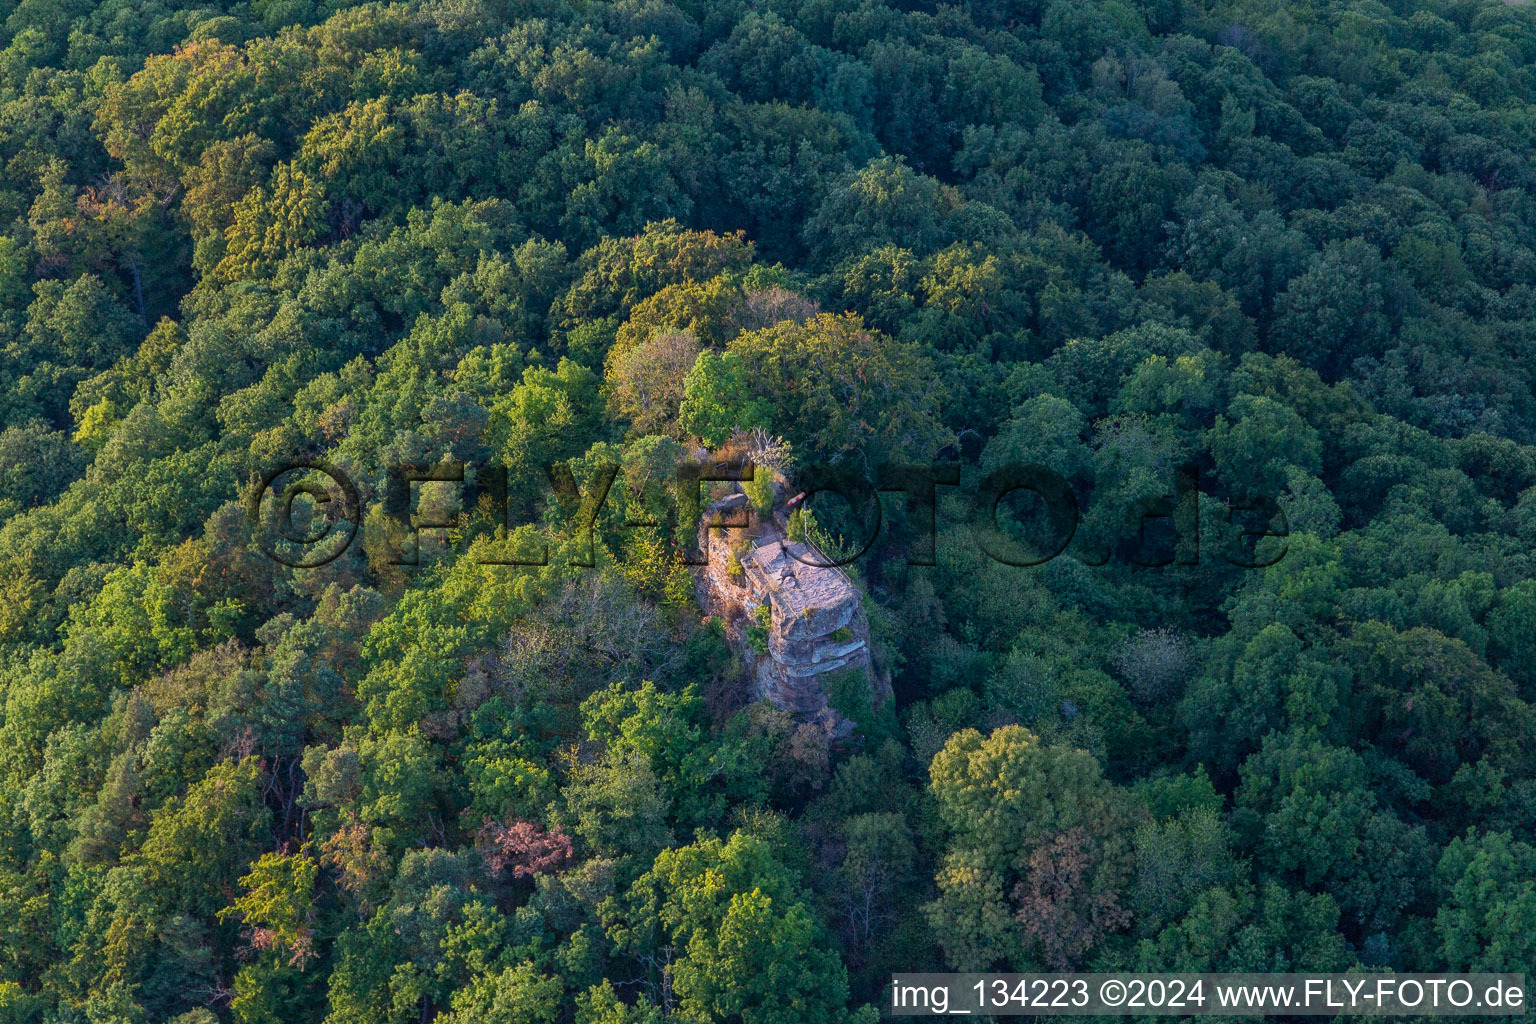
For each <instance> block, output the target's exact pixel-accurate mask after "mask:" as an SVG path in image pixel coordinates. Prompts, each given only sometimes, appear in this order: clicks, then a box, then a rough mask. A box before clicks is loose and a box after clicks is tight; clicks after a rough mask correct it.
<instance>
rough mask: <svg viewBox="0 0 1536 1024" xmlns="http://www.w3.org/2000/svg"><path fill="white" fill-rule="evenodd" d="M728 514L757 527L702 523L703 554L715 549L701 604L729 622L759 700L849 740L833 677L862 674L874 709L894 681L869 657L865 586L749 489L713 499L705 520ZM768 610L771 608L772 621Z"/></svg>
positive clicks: (702, 576)
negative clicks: (764, 514) (834, 699)
mask: <svg viewBox="0 0 1536 1024" xmlns="http://www.w3.org/2000/svg"><path fill="white" fill-rule="evenodd" d="M728 518H734V519H735V520H737V521H740V520H742V519H746V520H747V521H748V523H749V525H747V526H745V527H736V528H718V527H717V528H713V529H711V528H710V527H708V526H701V527H700V529H699V546H700V550H701V551H704V552H707V554H708V560H707V562H706V564H704V565H702V566H700V567H699V570H698V575H697V578H696V586H697V592H698V598H699V603H700V604H701V605H703V607H704V609H705V611H707V612H708V613H709V614H711V615H714V616H718V617H719V618H720V619H721V620H722V621H723V622H724V624H725V627H726V633H727V635H728V636H729V637H730V638H731V642H732V645H733V646H734V647H735V649H736V650H737V651H738V652H739V653H740V655H741V657H742V660H743V661H744V662H745V663H746V666H747V670H748V675H749V678H750V679H751V685H752V690H753V696H754V697H755V698H757V699H762V700H768V701H770V702H771V703H773V704H774V705H775V706H777V707H780V708H783V709H785V710H786V711H789V712H792V713H793V714H794V715H795V716H796V717H797V718H799V719H801V720H802V721H807V722H814V723H817V724H819V725H820V726H822V727H823V728H824V729H825V730H826V731H827V733H828V735H829V736H830V737H831V738H832V739H845V738H847V737H848V736H849V735H851V734H852V732H853V728H854V727H853V723H852V722H850V721H849V720H848V719H847V718H846V717H845V716H844V715H842V714H841V713H840V712H839V711H838V710H837V709H835V708H833V707H831V706H830V705H829V703H828V693H827V691H826V687H825V683H826V681H827V678H828V674H829V673H832V672H836V671H838V670H840V669H849V670H852V671H854V672H856V673H858V677H859V678H860V680H861V681H862V683H863V685H865V686H867V687H868V688H869V694H870V704H871V706H873V707H879V706H880V705H881V704H882V703H883V702H884V701H886V700H887V699H888V698H889V696H890V683H889V681H888V680H886V679H884V678H883V677H882V676H881V675H880V674H879V673H877V672H876V671H875V669H874V665H873V662H872V660H871V657H870V647H869V626H868V623H867V622H866V621H865V618H864V609H863V603H862V597H861V594H860V592H859V589H858V587H857V586H856V585H855V584H854V583H853V581H852V580H850V579H849V578H848V576H847V574H846V573H844V572H843V571H842V570H840V569H837V568H835V567H828V566H827V565H826V563H827V562H828V561H829V560H828V558H827V557H826V556H825V555H824V554H822V553H821V552H820V551H819V550H818V549H817V548H816V547H814V546H813V545H811V544H807V543H804V542H802V541H793V540H790V539H789V538H788V537H787V536H786V534H785V523H784V521H783V520H782V518H781V517H780V516H778V515H775V516H772V517H769V518H767V519H758V518H757V517H756V516H754V515H752V513H751V510H750V508H749V507H748V505H747V501H746V495H744V494H740V493H737V494H732V495H730V496H729V497H727V498H724V499H722V500H720V501H717V502H715V503H714V504H713V505H712V506H710V508H709V509H708V511H707V512H706V514H705V516H704V520H703V521H704V523H706V524H707V523H711V522H718V521H720V520H721V519H728ZM733 555H734V556H735V558H734V559H733ZM733 562H735V563H739V571H736V570H737V565H736V564H733ZM761 608H767V609H768V613H767V615H766V624H764V622H763V619H764V618H765V617H764V616H763V613H762V612H760V611H759V609H761ZM764 625H766V630H765V629H764ZM764 632H766V636H764ZM754 640H755V643H754ZM765 640H766V643H764V641H765ZM759 648H761V649H759Z"/></svg>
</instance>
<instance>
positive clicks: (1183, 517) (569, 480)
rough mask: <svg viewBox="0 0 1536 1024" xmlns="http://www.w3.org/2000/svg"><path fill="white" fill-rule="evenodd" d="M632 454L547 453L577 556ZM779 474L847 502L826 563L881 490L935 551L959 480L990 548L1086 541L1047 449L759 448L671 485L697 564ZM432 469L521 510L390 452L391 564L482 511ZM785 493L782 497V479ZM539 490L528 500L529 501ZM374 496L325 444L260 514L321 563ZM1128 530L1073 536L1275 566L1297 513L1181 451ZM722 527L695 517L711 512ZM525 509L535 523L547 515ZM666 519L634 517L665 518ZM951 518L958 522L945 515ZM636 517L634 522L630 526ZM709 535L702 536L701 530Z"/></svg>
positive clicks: (486, 505)
mask: <svg viewBox="0 0 1536 1024" xmlns="http://www.w3.org/2000/svg"><path fill="white" fill-rule="evenodd" d="M619 472H620V467H619V466H618V465H617V464H612V463H610V464H606V465H599V466H597V467H596V468H594V469H590V471H588V472H587V473H586V474H585V477H586V479H585V480H580V481H579V480H578V479H577V477H576V474H575V473H574V472H573V470H572V468H571V466H570V464H568V463H553V464H550V465H548V466H547V467H545V472H544V477H545V480H544V484H545V487H546V494H545V497H546V498H552V499H554V501H555V502H556V503H557V505H558V506H559V508H560V509H561V510H562V514H563V520H564V522H565V523H566V525H567V527H568V529H569V530H571V531H574V534H575V538H576V544H575V545H574V546H568V547H567V549H566V552H567V553H566V554H565V556H564V557H565V558H566V559H567V560H568V562H569V564H572V565H578V566H591V565H593V564H595V562H594V560H593V558H592V546H593V534H594V531H596V530H597V529H598V526H599V522H600V517H601V516H602V514H603V511H604V509H605V507H606V506H607V505H608V503H609V501H610V496H611V494H612V491H613V488H614V482H615V480H616V478H617V477H618V475H619ZM760 473H768V474H773V475H774V480H773V486H771V487H770V488H769V490H768V493H769V494H770V497H769V499H768V500H767V505H766V507H763V508H760V509H759V510H758V511H759V515H765V516H778V517H781V518H783V517H788V516H790V515H793V514H796V513H798V512H800V511H801V510H805V509H813V508H816V507H818V506H819V507H821V508H823V509H826V508H828V507H829V506H834V507H836V508H837V510H838V511H839V513H840V515H839V517H838V519H837V521H838V523H839V526H840V528H841V529H840V533H839V541H840V543H839V544H838V545H836V549H835V551H833V552H832V553H830V554H828V553H826V552H823V551H821V550H819V549H818V550H814V551H811V552H810V553H799V554H797V555H796V557H797V558H800V559H801V560H806V559H808V558H815V559H817V561H815V562H812V563H808V564H816V565H820V566H823V567H825V566H832V565H847V564H850V563H852V562H854V561H857V560H858V559H860V558H863V557H864V556H865V555H866V554H868V553H869V552H870V550H871V549H872V548H873V547H874V545H875V542H876V540H877V539H878V538H879V536H880V534H881V529H882V525H883V522H884V520H885V519H886V518H887V514H886V512H885V509H884V506H883V505H882V497H881V496H882V495H886V496H887V497H886V498H885V499H884V500H886V501H889V500H891V499H893V498H894V499H895V500H898V501H900V502H901V506H900V507H901V516H900V518H901V525H902V530H901V532H902V534H903V537H902V538H901V539H902V541H903V543H902V547H903V548H904V552H903V553H904V555H905V559H906V562H907V564H908V565H934V564H935V559H936V557H937V543H936V541H937V537H938V535H939V528H940V525H941V517H942V511H941V510H942V509H944V508H949V509H953V508H954V505H953V504H952V503H948V502H944V501H942V500H941V499H942V497H943V496H945V495H947V494H953V493H959V494H960V495H961V496H962V497H964V498H965V501H964V503H963V506H962V507H963V508H964V509H965V512H964V517H965V525H966V526H967V527H968V532H969V535H970V539H971V542H972V543H974V544H975V545H976V547H977V548H978V549H979V550H980V551H982V552H983V553H984V554H986V556H987V557H989V558H991V559H993V560H994V561H997V562H1000V563H1002V564H1005V565H1011V566H1018V567H1028V566H1036V565H1042V564H1044V563H1046V562H1049V561H1051V560H1052V559H1054V558H1057V557H1060V556H1061V555H1063V554H1065V553H1067V552H1068V549H1069V548H1072V547H1073V542H1074V540H1079V541H1081V540H1082V538H1081V537H1080V535H1079V528H1080V526H1081V524H1082V521H1083V515H1082V507H1081V503H1080V501H1079V497H1078V494H1077V492H1076V491H1075V490H1074V489H1073V487H1072V485H1071V484H1070V483H1069V482H1068V481H1067V480H1066V478H1064V477H1063V476H1062V475H1061V474H1059V473H1057V472H1056V471H1054V470H1052V469H1051V468H1050V467H1048V466H1043V465H1039V464H1033V463H1031V464H1012V465H1006V466H1003V467H1001V468H999V469H996V470H993V471H992V472H990V473H987V474H985V475H977V476H976V477H975V479H973V480H968V479H966V476H967V474H965V473H963V472H962V470H961V467H960V465H959V464H957V463H935V464H930V465H907V464H902V465H886V466H882V467H880V468H879V469H878V471H877V472H876V473H875V475H874V479H873V480H871V479H869V478H868V477H867V476H865V475H863V474H860V473H857V472H853V471H850V470H848V469H847V468H844V467H838V466H809V467H797V468H796V469H795V471H794V472H793V474H792V477H791V478H783V477H780V476H779V475H778V474H777V472H776V471H775V470H773V469H770V468H768V467H756V466H753V465H752V464H750V463H736V464H730V463H716V462H707V461H684V462H681V463H679V464H678V465H677V467H676V470H675V472H674V473H673V475H672V478H671V480H670V481H669V483H670V486H669V488H668V490H669V492H670V499H671V502H672V509H673V512H674V514H675V516H676V519H677V521H678V522H680V523H685V524H689V526H690V527H691V528H688V529H681V530H678V531H677V536H679V537H682V538H685V539H684V540H683V541H682V542H680V543H679V544H678V547H679V554H680V555H681V557H682V560H683V561H684V563H686V564H688V565H703V564H706V562H707V561H708V552H707V550H706V546H707V545H708V543H709V536H710V534H711V533H712V532H714V528H718V529H729V528H745V527H748V526H749V525H750V523H749V520H748V518H747V513H746V508H745V507H742V506H736V507H732V508H730V509H729V510H724V509H718V508H714V507H713V506H712V500H713V497H718V492H720V491H721V490H722V489H730V488H736V487H742V488H745V487H746V486H747V485H750V484H752V483H753V482H755V481H757V480H758V476H757V474H760ZM422 485H437V486H439V487H442V486H444V485H446V486H448V487H450V488H451V489H452V490H454V491H456V492H457V493H456V495H455V497H456V498H457V500H456V501H450V502H449V503H448V504H449V505H450V506H455V507H457V508H460V509H476V510H477V511H478V512H479V513H481V514H483V515H486V516H488V517H489V521H490V522H491V523H493V524H495V525H496V526H501V527H505V528H506V530H507V531H508V532H509V533H510V532H511V531H512V530H514V529H515V528H516V527H518V526H519V525H522V523H520V522H518V521H517V517H516V516H514V515H513V503H512V501H511V500H509V494H508V475H507V470H506V469H505V468H504V467H502V466H498V465H494V464H492V465H483V466H471V465H469V464H466V463H463V462H436V463H400V464H395V465H391V466H389V467H387V468H386V470H385V472H384V476H383V483H382V487H381V488H379V490H381V491H382V494H380V495H379V497H378V498H377V499H375V503H377V504H378V505H379V506H380V511H381V512H382V516H381V517H380V518H379V519H378V522H379V524H381V529H380V530H379V531H378V535H377V536H369V537H368V538H366V539H367V540H368V541H369V542H370V548H371V547H372V546H373V545H374V544H375V543H377V544H379V545H380V549H381V550H382V551H383V552H384V557H383V560H384V561H385V562H387V563H389V564H393V565H400V566H414V565H417V564H419V561H420V559H419V538H420V535H421V533H422V531H451V530H458V529H462V528H463V527H465V526H466V525H467V515H466V513H464V512H453V513H450V514H442V513H434V512H432V511H430V510H429V509H427V508H425V507H424V506H423V505H422V504H421V503H420V502H419V497H420V488H421V486H422ZM774 494H776V495H777V496H776V497H772V495H774ZM523 504H526V501H525V502H523ZM368 507H370V503H369V502H367V501H365V500H364V488H362V487H360V486H359V484H358V483H357V482H355V481H354V480H353V479H352V477H351V476H349V475H348V474H347V473H346V472H345V471H344V470H343V469H342V468H341V467H339V466H337V465H336V464H335V463H333V462H329V461H327V460H324V459H306V460H297V461H294V462H290V463H286V464H284V465H281V466H278V467H276V468H274V469H272V470H269V471H268V472H266V473H265V474H263V475H262V476H261V478H260V479H259V480H257V481H256V482H255V487H254V488H253V490H252V492H251V494H250V497H249V498H248V499H247V504H246V511H247V520H248V522H249V525H250V527H251V530H252V533H253V536H254V537H255V538H256V541H257V543H258V545H259V546H260V547H261V549H262V551H264V552H265V553H266V554H267V555H268V556H269V557H271V558H272V559H273V560H274V561H276V562H278V563H280V564H282V565H286V566H289V567H292V568H296V569H307V568H317V567H319V566H322V565H325V564H327V563H329V562H332V561H334V560H335V559H337V558H339V557H340V556H341V555H343V554H345V553H346V552H347V551H348V549H350V548H351V546H352V545H353V543H354V542H355V541H356V540H357V538H358V537H359V535H361V534H364V533H365V532H367V531H365V529H364V524H365V520H368V519H369V517H367V516H366V515H365V513H366V512H367V509H368ZM1114 519H1115V520H1116V521H1117V522H1118V524H1119V533H1118V535H1117V536H1116V537H1115V538H1114V539H1113V540H1112V541H1103V540H1092V541H1088V542H1086V543H1079V545H1078V546H1077V547H1076V548H1074V549H1073V551H1072V554H1071V557H1075V558H1077V559H1079V560H1080V561H1082V562H1084V563H1085V564H1087V565H1091V566H1100V565H1104V564H1106V563H1107V562H1109V561H1110V560H1111V559H1116V558H1118V559H1119V560H1121V561H1124V562H1126V563H1129V564H1133V565H1138V566H1143V567H1148V568H1160V567H1164V566H1170V565H1179V566H1190V565H1200V564H1202V554H1205V555H1206V556H1207V557H1209V555H1210V554H1212V552H1210V551H1209V550H1206V551H1205V552H1202V546H1203V547H1204V548H1206V549H1209V548H1211V547H1214V548H1215V551H1214V552H1213V553H1214V556H1215V557H1216V558H1217V559H1219V560H1220V561H1221V562H1222V563H1223V564H1226V565H1231V566H1236V567H1239V568H1250V569H1251V568H1264V567H1267V566H1270V565H1273V564H1275V563H1276V562H1278V561H1279V560H1280V559H1281V558H1283V557H1284V555H1285V553H1286V550H1287V547H1286V545H1285V544H1284V543H1283V541H1284V538H1285V537H1287V536H1288V535H1289V527H1288V525H1287V523H1286V518H1285V513H1284V511H1283V510H1282V509H1281V508H1280V505H1279V503H1278V502H1277V501H1276V500H1275V499H1274V498H1272V497H1269V496H1264V495H1260V496H1256V497H1243V498H1236V497H1229V498H1227V499H1226V500H1224V501H1220V502H1218V501H1217V500H1216V499H1215V498H1214V497H1213V496H1211V495H1209V494H1207V493H1205V492H1204V491H1202V488H1201V471H1200V468H1199V467H1198V466H1196V465H1194V464H1187V465H1182V466H1179V467H1176V468H1175V469H1174V471H1173V473H1172V480H1171V481H1170V482H1169V487H1168V490H1167V492H1166V493H1162V494H1157V495H1153V496H1150V497H1141V498H1139V499H1138V500H1136V501H1134V502H1131V503H1128V504H1127V507H1125V508H1121V509H1117V510H1116V514H1115V516H1114ZM706 521H707V525H708V526H709V527H711V528H712V529H710V530H701V529H696V527H697V526H699V525H701V524H704V523H705V522H706ZM524 522H527V523H529V524H532V522H533V520H532V517H527V518H525V520H524ZM654 525H656V524H655V523H654V522H652V521H647V522H629V523H625V524H622V526H629V527H635V526H654ZM943 525H948V524H943ZM1213 526H1214V527H1215V530H1216V531H1217V532H1219V533H1220V534H1221V536H1220V537H1219V538H1217V539H1216V540H1215V542H1214V544H1213V543H1212V542H1211V541H1210V539H1209V538H1207V539H1205V540H1204V541H1203V540H1202V532H1211V531H1212V527H1213ZM621 528H622V527H621ZM695 536H697V538H698V540H699V543H689V542H688V540H689V539H691V538H693V537H695ZM549 558H550V554H549V545H548V544H547V543H546V542H542V541H541V542H539V543H536V544H535V545H534V550H531V551H529V550H520V551H519V552H517V553H516V554H499V555H488V554H484V553H481V554H478V555H477V557H476V561H477V562H479V563H481V564H485V565H512V566H537V565H547V564H548V562H549Z"/></svg>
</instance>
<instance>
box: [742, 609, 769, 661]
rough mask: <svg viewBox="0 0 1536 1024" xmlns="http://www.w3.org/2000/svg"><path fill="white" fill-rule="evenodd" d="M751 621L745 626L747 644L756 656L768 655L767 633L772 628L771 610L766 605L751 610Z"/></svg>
mask: <svg viewBox="0 0 1536 1024" xmlns="http://www.w3.org/2000/svg"><path fill="white" fill-rule="evenodd" d="M751 619H752V621H751V622H750V623H748V625H747V643H748V644H749V645H751V647H752V649H753V650H754V651H756V652H757V653H758V654H767V653H768V631H769V630H770V629H772V628H773V610H772V609H771V608H769V607H768V606H767V605H766V604H760V605H758V606H757V607H756V608H754V609H752V615H751Z"/></svg>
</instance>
